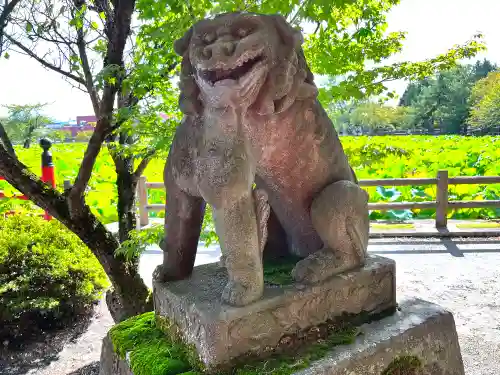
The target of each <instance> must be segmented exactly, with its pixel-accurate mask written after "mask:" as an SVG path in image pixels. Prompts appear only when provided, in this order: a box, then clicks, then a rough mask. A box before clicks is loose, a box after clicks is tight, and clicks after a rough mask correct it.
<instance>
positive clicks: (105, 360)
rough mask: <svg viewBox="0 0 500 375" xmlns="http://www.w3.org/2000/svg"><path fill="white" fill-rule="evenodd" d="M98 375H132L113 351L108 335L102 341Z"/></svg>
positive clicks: (125, 364)
mask: <svg viewBox="0 0 500 375" xmlns="http://www.w3.org/2000/svg"><path fill="white" fill-rule="evenodd" d="M99 375H134V373H133V372H132V370H131V369H130V367H129V364H128V362H127V361H126V360H125V359H120V357H118V354H116V353H115V351H114V350H113V343H112V342H111V339H110V338H109V334H108V335H106V337H104V339H103V340H102V349H101V363H100V367H99Z"/></svg>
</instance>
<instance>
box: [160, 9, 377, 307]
mask: <svg viewBox="0 0 500 375" xmlns="http://www.w3.org/2000/svg"><path fill="white" fill-rule="evenodd" d="M302 42H303V38H302V35H301V33H300V32H299V31H297V30H295V29H293V28H292V27H291V26H290V25H289V24H288V23H287V22H286V21H285V19H284V18H283V17H281V16H279V15H259V14H251V13H228V14H222V15H219V16H217V17H215V18H214V19H206V20H202V21H200V22H197V23H196V24H195V25H194V26H192V27H191V28H190V29H189V30H188V31H187V32H186V34H185V35H184V36H183V37H182V38H181V39H179V40H178V41H176V43H175V51H176V53H178V54H179V55H180V56H182V68H181V77H180V91H181V93H180V100H179V105H180V108H181V110H182V111H183V113H184V114H185V116H184V119H183V121H182V123H181V124H180V126H179V127H178V129H177V132H176V134H175V137H174V140H173V143H172V146H171V149H170V154H169V157H168V161H167V163H166V166H165V172H164V181H165V187H166V190H167V202H166V214H165V233H166V237H165V241H164V244H163V248H164V256H165V258H164V262H163V264H162V265H161V266H159V267H158V268H157V269H156V271H155V274H154V277H155V279H156V280H159V281H170V280H180V279H184V278H187V277H189V276H190V274H191V272H192V270H193V267H194V261H195V257H196V251H197V246H198V240H199V235H200V231H201V225H202V220H203V216H204V210H205V202H207V203H208V204H210V205H211V206H212V208H213V212H214V218H215V229H216V232H217V234H218V235H219V237H220V241H221V249H222V253H223V258H224V265H225V267H226V268H227V271H228V276H229V281H228V284H227V285H226V287H225V289H224V292H223V295H222V298H223V300H224V301H225V302H226V303H228V304H231V305H235V306H242V305H246V304H249V303H251V302H253V301H255V300H257V299H259V298H260V297H261V296H262V293H263V286H264V281H263V268H262V258H263V256H265V255H266V254H267V253H269V254H271V255H272V254H274V255H280V254H281V255H282V254H286V253H289V254H294V255H296V256H299V257H301V258H302V259H301V260H300V261H299V262H298V263H297V264H296V266H295V268H294V269H293V271H292V274H293V277H294V278H295V280H296V281H297V282H302V283H314V282H317V281H320V280H322V279H324V278H326V277H329V276H331V275H334V274H338V273H341V272H344V271H346V270H349V269H353V268H355V267H359V266H360V265H363V264H364V261H365V257H366V248H367V244H368V231H369V219H368V205H367V202H368V195H367V193H366V192H365V191H364V190H362V189H361V188H359V186H358V185H357V180H356V176H355V175H354V172H353V170H352V169H351V167H350V166H349V163H348V160H347V157H346V155H345V153H344V150H343V148H342V145H341V143H340V141H339V138H338V136H337V133H336V132H335V129H334V127H333V125H332V123H331V121H330V119H329V118H328V116H327V115H326V112H325V111H324V109H323V108H322V107H321V105H320V103H319V101H318V100H317V93H318V92H317V88H316V86H315V84H314V82H313V75H312V73H311V71H310V70H309V68H308V66H307V63H306V61H305V58H304V54H303V51H302V48H301V44H302ZM263 253H264V254H263Z"/></svg>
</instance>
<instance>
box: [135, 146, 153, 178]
mask: <svg viewBox="0 0 500 375" xmlns="http://www.w3.org/2000/svg"><path fill="white" fill-rule="evenodd" d="M155 154H156V150H151V151H149V152H148V153H147V154H146V156H145V157H144V159H142V160H141V162H140V163H139V165H138V166H137V169H136V170H135V172H134V178H139V177H141V176H142V174H143V173H144V170H145V169H146V168H147V166H148V164H149V162H150V161H151V160H152V159H153V157H154V156H155Z"/></svg>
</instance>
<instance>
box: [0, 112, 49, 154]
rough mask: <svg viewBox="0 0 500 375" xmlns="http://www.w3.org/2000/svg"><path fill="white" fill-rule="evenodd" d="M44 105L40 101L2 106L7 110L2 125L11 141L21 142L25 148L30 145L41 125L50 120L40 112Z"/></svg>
mask: <svg viewBox="0 0 500 375" xmlns="http://www.w3.org/2000/svg"><path fill="white" fill-rule="evenodd" d="M45 106H46V104H41V103H37V104H27V105H6V106H4V107H6V108H7V110H8V112H9V117H8V119H7V122H6V123H5V125H4V127H5V130H6V132H7V135H8V136H9V139H10V140H11V142H13V143H23V144H24V147H25V148H29V147H30V144H31V142H32V141H33V140H35V138H36V136H37V135H39V134H40V130H42V127H43V126H44V125H46V124H47V123H48V122H50V119H49V118H48V117H47V116H45V115H43V113H42V112H43V109H44V107H45Z"/></svg>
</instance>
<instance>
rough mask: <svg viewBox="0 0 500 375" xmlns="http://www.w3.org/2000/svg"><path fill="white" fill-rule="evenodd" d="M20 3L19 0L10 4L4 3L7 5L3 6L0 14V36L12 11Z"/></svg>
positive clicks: (14, 0) (13, 0)
mask: <svg viewBox="0 0 500 375" xmlns="http://www.w3.org/2000/svg"><path fill="white" fill-rule="evenodd" d="M20 2H21V0H12V1H11V2H10V3H7V2H6V4H7V5H5V8H3V11H2V13H1V14H0V35H1V34H2V33H3V30H4V29H5V26H6V25H7V19H8V18H9V16H10V14H11V13H12V12H13V11H14V8H15V7H16V5H17V4H19V3H20Z"/></svg>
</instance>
